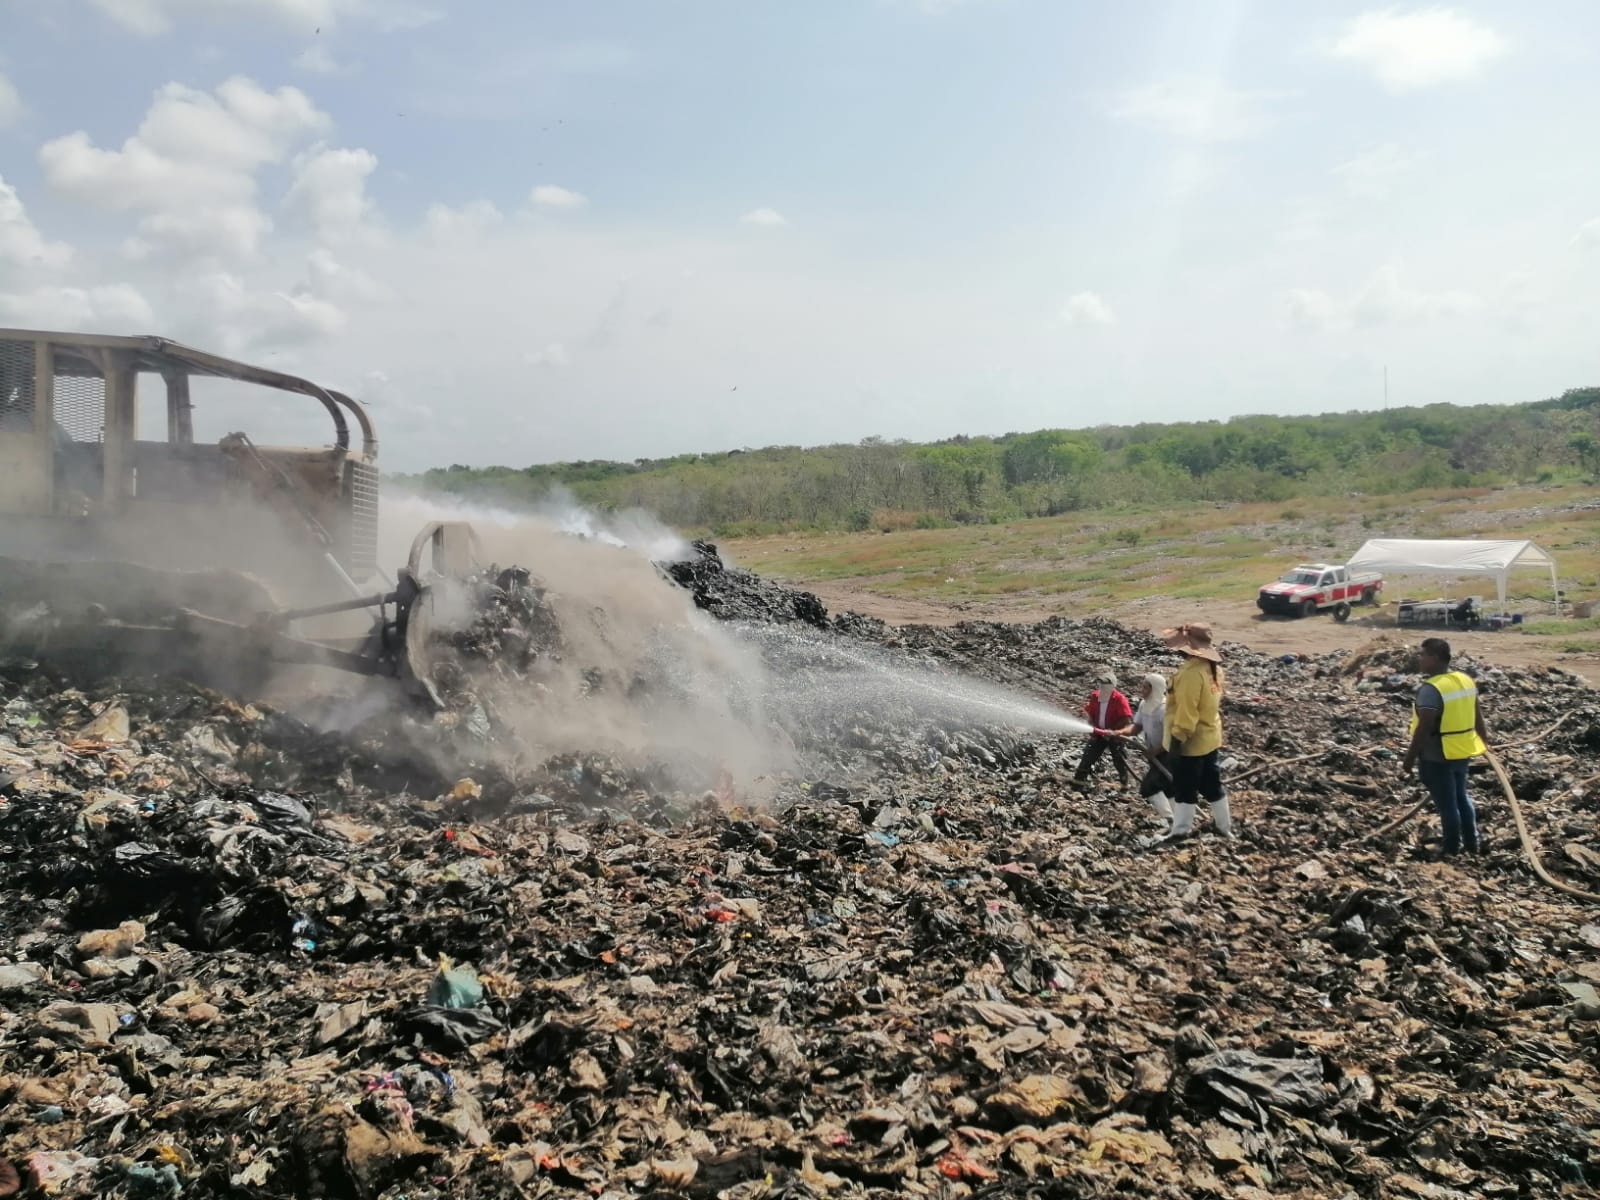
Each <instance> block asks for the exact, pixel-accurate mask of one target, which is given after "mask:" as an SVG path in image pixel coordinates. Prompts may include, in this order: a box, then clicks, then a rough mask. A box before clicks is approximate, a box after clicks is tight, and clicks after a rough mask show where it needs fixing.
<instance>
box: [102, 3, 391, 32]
mask: <svg viewBox="0 0 1600 1200" xmlns="http://www.w3.org/2000/svg"><path fill="white" fill-rule="evenodd" d="M90 2H91V3H92V4H93V5H94V7H95V8H97V9H99V10H100V11H101V12H102V13H104V14H105V15H106V16H107V17H109V18H111V20H113V21H115V22H116V23H117V24H118V25H121V26H122V27H123V28H124V29H127V30H131V31H132V32H134V33H137V34H142V35H143V36H145V37H154V36H155V35H157V34H162V33H167V32H169V31H170V30H171V29H172V28H173V27H174V26H175V25H176V24H177V23H178V21H179V20H180V19H182V18H184V17H234V16H243V17H264V18H267V19H269V20H272V21H274V22H277V23H279V24H282V25H284V26H286V27H287V28H289V29H292V30H294V31H295V32H297V33H312V32H314V31H316V30H317V29H319V28H328V29H331V28H332V27H333V26H334V25H335V24H336V23H337V22H338V20H339V18H340V17H341V16H348V15H354V14H357V13H361V12H364V11H368V10H369V9H371V8H373V7H375V5H373V4H369V3H367V0H90Z"/></svg>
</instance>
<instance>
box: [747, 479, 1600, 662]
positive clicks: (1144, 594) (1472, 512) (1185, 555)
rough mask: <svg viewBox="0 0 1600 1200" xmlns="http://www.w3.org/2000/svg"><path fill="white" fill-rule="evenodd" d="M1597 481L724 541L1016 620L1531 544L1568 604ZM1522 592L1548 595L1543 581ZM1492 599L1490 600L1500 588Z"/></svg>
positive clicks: (812, 575) (1244, 595) (1591, 530)
mask: <svg viewBox="0 0 1600 1200" xmlns="http://www.w3.org/2000/svg"><path fill="white" fill-rule="evenodd" d="M1595 503H1596V498H1595V492H1594V490H1593V489H1592V488H1584V487H1575V486H1565V487H1507V488H1497V489H1474V490H1467V491H1438V492H1418V493H1413V494H1410V495H1408V496H1405V497H1403V498H1396V497H1393V496H1385V497H1365V496H1349V497H1344V498H1342V499H1340V500H1339V501H1338V502H1337V503H1325V504H1322V505H1320V506H1318V505H1315V504H1307V503H1305V502H1295V503H1292V504H1281V503H1275V504H1234V505H1207V506H1201V507H1196V508H1189V509H1185V510H1182V511H1173V510H1170V509H1169V510H1165V511H1155V510H1141V509H1139V508H1137V507H1130V508H1129V509H1128V510H1126V511H1122V512H1118V513H1114V514H1109V513H1093V514H1082V515H1080V514H1073V515H1068V516H1062V517H1051V518H1044V519H1038V520H1028V521H1016V522H1012V523H1009V524H1003V525H975V526H964V527H959V528H955V529H929V530H916V529H912V530H902V531H896V532H889V533H882V532H869V533H850V534H811V535H808V534H780V535H774V536H768V537H757V538H746V539H738V540H734V541H730V542H727V543H725V545H724V548H725V549H726V550H727V552H728V553H729V554H730V556H731V557H732V558H733V559H734V560H735V561H737V562H739V563H740V564H742V565H745V566H748V567H751V568H752V569H754V570H757V571H760V572H762V573H763V574H768V575H772V576H775V577H777V578H780V579H786V580H789V581H792V582H796V583H804V584H811V585H820V584H837V585H847V586H849V587H851V588H852V589H853V590H856V591H859V592H861V593H866V594H875V595H878V596H882V597H885V598H890V599H898V600H905V601H925V602H928V603H930V604H938V603H941V602H942V603H949V602H954V601H969V600H988V601H992V602H994V604H995V605H998V606H1000V607H1002V608H1006V607H1013V606H1014V607H1015V608H1016V609H1017V610H1018V615H1021V614H1022V613H1024V612H1026V613H1027V614H1028V615H1041V614H1044V613H1049V612H1062V613H1081V612H1084V611H1088V610H1100V609H1105V610H1111V609H1119V608H1122V607H1124V606H1126V605H1128V604H1131V603H1135V602H1137V601H1140V600H1144V599H1147V598H1150V597H1164V598H1168V599H1199V600H1229V601H1241V600H1243V601H1249V600H1251V599H1253V597H1254V594H1255V589H1256V588H1257V587H1259V586H1260V585H1261V584H1262V583H1264V582H1266V581H1267V580H1270V579H1273V578H1275V577H1276V576H1277V575H1278V574H1280V573H1281V572H1282V571H1283V570H1285V569H1286V568H1288V567H1289V566H1292V565H1293V564H1294V563H1296V562H1299V561H1310V560H1327V561H1333V562H1339V561H1343V560H1344V559H1345V558H1347V557H1348V556H1349V555H1350V554H1352V553H1354V551H1355V550H1356V548H1357V547H1358V546H1360V544H1361V543H1362V542H1363V541H1365V540H1366V539H1367V538H1369V537H1496V538H1511V537H1518V538H1520V537H1526V538H1532V539H1533V540H1534V541H1536V542H1538V543H1539V544H1540V545H1541V546H1543V547H1545V548H1546V549H1547V550H1549V551H1550V552H1551V553H1552V554H1554V555H1555V557H1556V560H1557V562H1558V564H1559V566H1560V570H1561V585H1562V587H1563V588H1564V589H1565V591H1566V592H1567V595H1568V597H1569V598H1571V599H1585V598H1590V597H1595V596H1600V536H1597V535H1600V507H1593V508H1591V507H1586V506H1587V505H1592V504H1595ZM1511 587H1512V593H1513V595H1519V596H1527V597H1529V598H1530V604H1529V605H1528V607H1531V606H1532V602H1548V600H1549V593H1548V581H1547V578H1546V577H1542V576H1541V575H1540V574H1539V573H1538V572H1532V571H1530V572H1528V573H1526V574H1525V575H1521V576H1514V577H1513V579H1512V585H1511ZM1484 591H1485V588H1484V585H1483V583H1482V582H1481V581H1480V582H1478V583H1476V584H1474V583H1472V581H1470V580H1463V581H1453V580H1438V579H1434V580H1422V579H1414V580H1401V581H1398V582H1397V583H1396V584H1394V585H1391V590H1390V592H1389V593H1388V599H1390V600H1398V599H1400V598H1401V595H1402V593H1404V594H1407V595H1416V596H1418V597H1421V596H1437V595H1441V594H1443V595H1454V596H1464V595H1469V594H1480V595H1481V594H1483V592H1484ZM1491 594H1492V593H1491ZM1523 630H1524V632H1523V636H1527V637H1551V638H1561V639H1567V640H1571V641H1573V642H1574V644H1581V645H1584V646H1586V647H1589V648H1592V647H1593V646H1594V645H1596V644H1600V622H1594V621H1575V620H1560V621H1556V620H1543V621H1537V622H1535V623H1532V624H1530V625H1528V626H1524V627H1523Z"/></svg>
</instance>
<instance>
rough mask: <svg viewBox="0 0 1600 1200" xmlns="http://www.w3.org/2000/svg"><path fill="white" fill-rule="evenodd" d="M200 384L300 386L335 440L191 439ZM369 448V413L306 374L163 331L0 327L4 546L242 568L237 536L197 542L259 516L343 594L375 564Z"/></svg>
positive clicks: (246, 550)
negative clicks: (147, 429)
mask: <svg viewBox="0 0 1600 1200" xmlns="http://www.w3.org/2000/svg"><path fill="white" fill-rule="evenodd" d="M196 378H209V379H224V380H233V381H236V382H240V383H245V384H251V385H255V386H257V387H260V388H263V389H269V390H272V391H276V392H280V393H291V394H294V395H298V396H303V397H305V399H306V401H307V402H308V403H310V404H314V405H319V406H320V407H321V408H322V409H323V410H324V411H325V413H326V415H327V417H328V419H329V421H330V423H331V426H332V437H331V439H330V441H329V442H328V443H327V444H326V445H323V446H296V447H264V446H258V445H256V444H255V443H254V442H252V441H251V440H250V439H249V438H248V437H247V436H246V435H244V434H230V435H229V436H228V437H226V438H224V439H222V441H221V442H220V443H218V444H215V445H207V444H197V443H196V442H195V440H194V420H193V402H192V392H191V381H192V380H194V379H196ZM152 399H155V400H156V402H157V403H162V404H163V405H164V408H165V417H166V421H165V434H166V436H165V438H163V439H160V440H153V439H141V438H140V437H139V436H138V430H139V427H140V421H139V416H140V406H141V404H145V403H149V402H150V401H151V400H152ZM152 415H153V414H151V413H148V412H147V413H146V414H145V416H146V419H147V423H149V420H148V419H149V417H150V416H152ZM156 423H157V424H159V422H156ZM377 453H378V442H377V435H376V433H375V432H374V429H373V425H372V421H371V418H370V417H369V416H368V414H367V411H366V409H365V408H364V407H363V406H362V405H361V404H359V403H358V402H357V401H355V400H353V399H351V398H350V397H349V396H347V395H345V394H344V393H342V392H339V391H335V390H333V389H331V388H325V387H321V386H319V385H317V384H315V383H312V382H311V381H310V380H307V379H302V378H299V377H297V376H293V375H287V374H284V373H282V372H279V371H273V370H268V369H266V368H262V367H255V366H251V365H249V364H247V363H242V362H236V361H234V360H231V359H227V358H223V357H220V356H218V355H214V354H208V353H206V352H204V351H200V350H195V349H192V348H190V347H188V346H183V345H180V344H179V343H177V342H173V341H169V340H167V339H164V338H159V337H114V336H101V335H92V334H78V333H62V332H49V331H42V330H29V329H5V328H0V531H3V532H0V553H5V552H11V553H18V552H21V553H30V552H32V553H38V552H41V551H42V552H46V553H48V554H49V555H51V556H54V557H68V558H79V557H97V556H101V555H104V554H107V553H116V554H119V555H124V556H129V557H133V558H136V559H140V560H145V561H149V560H151V559H152V558H157V559H159V560H160V565H163V566H177V567H198V566H206V567H211V566H216V565H228V566H236V567H238V568H240V569H249V568H250V567H251V566H252V565H254V564H253V562H252V559H251V556H252V548H251V547H250V546H248V545H240V544H239V543H240V542H241V541H248V540H249V538H248V535H246V536H244V537H240V536H232V535H230V536H227V537H219V538H212V539H209V540H208V539H207V538H206V537H204V536H202V535H203V534H205V533H206V532H208V531H209V532H213V533H215V532H216V531H217V530H218V529H219V527H220V526H222V525H223V524H224V523H225V521H224V515H223V514H224V513H225V512H227V511H231V510H230V506H232V509H234V510H237V511H239V512H240V513H243V512H245V511H247V510H248V511H250V512H252V513H253V519H254V520H255V521H256V522H257V523H258V525H259V523H260V522H261V521H262V520H263V519H264V514H265V513H269V512H270V514H271V517H270V520H271V521H272V522H273V523H275V524H276V525H277V526H278V527H279V529H280V531H281V530H287V531H288V535H289V538H290V540H291V541H292V542H294V543H297V544H300V545H302V546H304V547H306V548H307V549H314V551H315V553H314V555H313V556H312V557H314V558H315V559H317V560H319V561H321V562H322V563H323V565H324V567H325V568H327V569H326V570H325V571H324V575H327V574H332V575H333V576H335V577H337V582H338V583H339V584H341V585H342V587H341V590H342V591H344V592H346V593H349V592H351V591H352V590H354V589H355V588H356V586H357V585H359V584H361V583H363V582H364V581H365V580H367V579H368V578H369V577H371V576H373V575H374V574H376V568H377V562H376V551H377V516H378V513H377V505H378V468H377ZM191 530H192V533H191V532H190V531H191ZM130 547H137V548H138V549H134V550H132V551H131V553H130V550H129V548H130ZM150 547H159V549H158V550H157V549H149V548H150ZM186 550H188V551H192V554H190V557H191V558H192V559H194V560H195V561H184V559H185V551H186ZM230 557H231V558H232V560H233V561H226V560H227V559H228V558H230ZM219 560H220V561H219Z"/></svg>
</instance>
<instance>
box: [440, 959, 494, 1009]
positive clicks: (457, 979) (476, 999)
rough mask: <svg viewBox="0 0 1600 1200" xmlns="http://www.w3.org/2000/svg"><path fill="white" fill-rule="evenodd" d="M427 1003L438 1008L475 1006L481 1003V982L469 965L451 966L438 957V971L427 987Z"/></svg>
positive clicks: (448, 962)
mask: <svg viewBox="0 0 1600 1200" xmlns="http://www.w3.org/2000/svg"><path fill="white" fill-rule="evenodd" d="M428 1003H429V1004H433V1005H437V1006H438V1007H440V1008H476V1007H477V1006H478V1005H480V1004H482V1003H483V984H481V983H479V982H478V972H477V971H475V970H473V968H472V967H471V966H470V965H463V966H459V967H456V966H452V965H451V963H450V960H449V959H448V958H443V957H441V958H440V959H439V973H438V974H437V975H435V976H434V977H433V983H432V984H430V985H429V987H428Z"/></svg>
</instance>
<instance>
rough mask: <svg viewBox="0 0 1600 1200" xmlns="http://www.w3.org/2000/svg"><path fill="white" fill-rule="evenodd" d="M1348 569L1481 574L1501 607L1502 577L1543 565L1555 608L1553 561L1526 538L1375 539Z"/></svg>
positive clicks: (1557, 591) (1556, 590) (1557, 593)
mask: <svg viewBox="0 0 1600 1200" xmlns="http://www.w3.org/2000/svg"><path fill="white" fill-rule="evenodd" d="M1349 565H1350V570H1351V571H1382V572H1384V573H1386V574H1393V575H1486V576H1489V577H1491V578H1493V579H1494V583H1495V593H1496V595H1497V596H1498V597H1499V600H1500V607H1501V608H1502V609H1504V608H1505V606H1506V578H1507V576H1509V575H1510V574H1511V572H1512V571H1519V570H1523V569H1526V568H1535V569H1539V570H1548V571H1549V572H1550V590H1551V591H1552V592H1554V593H1555V599H1556V604H1557V607H1559V606H1560V602H1561V592H1560V588H1559V586H1558V584H1557V583H1556V560H1555V559H1553V558H1551V557H1550V554H1549V552H1548V551H1545V550H1543V549H1541V548H1540V547H1538V546H1536V545H1534V544H1533V543H1532V542H1530V541H1527V540H1525V539H1524V540H1521V541H1479V540H1475V539H1470V538H1374V539H1373V540H1372V541H1370V542H1368V543H1367V544H1366V545H1364V546H1362V547H1361V549H1359V550H1357V551H1356V552H1355V556H1354V557H1353V558H1351V560H1350V564H1349Z"/></svg>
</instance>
